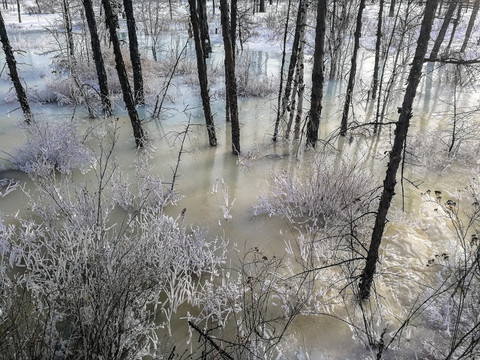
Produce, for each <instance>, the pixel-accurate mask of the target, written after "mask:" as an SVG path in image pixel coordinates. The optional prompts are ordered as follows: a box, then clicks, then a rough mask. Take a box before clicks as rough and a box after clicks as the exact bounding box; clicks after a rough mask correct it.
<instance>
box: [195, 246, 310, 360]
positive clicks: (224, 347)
mask: <svg viewBox="0 0 480 360" xmlns="http://www.w3.org/2000/svg"><path fill="white" fill-rule="evenodd" d="M240 263H241V264H240V266H238V267H235V268H233V269H229V270H228V271H227V270H225V272H224V273H223V278H222V283H221V284H220V283H213V282H207V283H206V284H205V287H204V289H205V291H204V292H203V293H202V296H201V297H199V299H198V303H199V306H200V307H201V309H202V312H201V313H200V314H198V315H197V316H191V317H190V319H189V321H190V326H191V328H192V331H193V330H195V331H196V332H197V333H199V334H200V339H201V340H202V341H204V345H202V349H203V346H205V347H206V348H207V349H208V347H209V346H211V343H209V342H208V337H209V336H211V338H214V339H218V344H221V347H218V348H217V349H216V350H218V351H219V353H221V354H224V355H225V354H228V356H226V357H225V358H233V359H275V358H283V356H282V355H281V354H282V350H281V349H282V344H283V343H282V340H283V337H284V335H285V333H286V331H287V328H288V327H289V325H290V324H291V322H292V321H293V319H294V318H295V317H296V316H297V315H298V314H300V312H301V311H302V310H303V308H304V305H305V303H306V302H307V301H308V300H309V298H310V295H311V292H312V290H313V284H314V281H313V278H314V276H313V275H312V274H309V273H308V272H305V273H303V274H300V275H296V276H295V275H293V274H292V269H291V268H289V266H288V265H287V261H286V259H282V258H276V257H275V256H273V257H272V256H270V255H268V256H267V255H266V254H265V253H263V252H262V251H260V250H259V249H258V248H252V249H250V250H248V251H247V253H246V254H245V256H244V257H243V258H242V259H241V261H240ZM292 275H293V276H292ZM228 320H231V321H230V322H229V321H228ZM204 328H207V329H208V331H205V332H204V331H203V329H204ZM225 328H227V329H229V331H224V329H225ZM205 334H207V335H205Z"/></svg>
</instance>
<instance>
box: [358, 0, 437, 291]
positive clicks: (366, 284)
mask: <svg viewBox="0 0 480 360" xmlns="http://www.w3.org/2000/svg"><path fill="white" fill-rule="evenodd" d="M437 2H438V0H427V2H426V4H425V11H424V15H423V20H422V26H421V28H420V34H419V37H418V41H417V48H416V50H415V56H414V58H413V62H412V67H411V69H410V74H409V76H408V82H407V88H406V90H405V95H404V98H403V104H402V108H401V111H400V116H399V118H398V122H397V126H396V129H395V139H394V142H393V147H392V150H391V151H390V158H389V163H388V166H387V172H386V176H385V180H384V182H383V191H382V195H381V197H380V202H379V205H378V211H377V216H376V218H375V225H374V228H373V232H372V238H371V242H370V247H369V249H368V255H367V259H366V263H365V268H364V269H363V272H362V274H361V277H360V284H359V285H360V288H359V297H360V299H361V300H366V299H367V298H368V297H369V296H370V289H371V286H372V282H373V275H374V274H375V270H376V266H377V261H378V251H379V248H380V244H381V241H382V236H383V231H384V229H385V222H386V220H387V213H388V209H389V208H390V204H391V201H392V198H393V196H394V195H395V184H396V182H397V181H396V176H397V170H398V168H399V165H400V161H401V158H402V154H403V149H404V145H405V141H406V138H407V133H408V127H409V125H410V118H411V117H412V105H413V101H414V99H415V95H416V91H417V87H418V84H419V82H420V77H421V75H422V67H423V62H424V58H425V54H426V53H427V48H428V41H429V39H430V32H431V30H432V24H433V20H434V18H435V9H436V7H437Z"/></svg>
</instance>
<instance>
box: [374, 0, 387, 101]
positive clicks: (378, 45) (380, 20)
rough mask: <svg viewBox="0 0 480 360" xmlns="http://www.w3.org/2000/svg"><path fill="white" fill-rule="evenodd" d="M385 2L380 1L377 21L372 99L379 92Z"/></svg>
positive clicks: (383, 0)
mask: <svg viewBox="0 0 480 360" xmlns="http://www.w3.org/2000/svg"><path fill="white" fill-rule="evenodd" d="M384 3H385V0H380V4H379V9H378V21H377V41H376V42H375V64H374V66H373V83H372V99H375V97H376V96H377V90H378V70H379V64H380V51H381V47H382V37H383V34H382V26H383V8H384Z"/></svg>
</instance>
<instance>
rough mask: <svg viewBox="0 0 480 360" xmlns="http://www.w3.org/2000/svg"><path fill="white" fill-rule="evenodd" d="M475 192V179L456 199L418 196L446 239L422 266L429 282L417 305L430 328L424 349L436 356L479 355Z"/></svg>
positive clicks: (479, 210) (479, 247)
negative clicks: (441, 226)
mask: <svg viewBox="0 0 480 360" xmlns="http://www.w3.org/2000/svg"><path fill="white" fill-rule="evenodd" d="M478 190H479V183H478V179H475V180H474V181H473V182H472V184H471V185H470V186H469V187H468V188H467V191H465V192H459V193H458V196H459V198H458V199H455V200H454V199H446V201H445V199H443V200H442V198H441V197H440V196H438V195H437V198H436V199H434V198H433V197H431V196H430V195H429V194H426V195H425V197H424V199H425V201H427V202H433V203H434V204H435V206H436V207H437V208H436V210H437V214H438V217H439V218H442V219H445V220H446V224H448V227H447V225H446V226H445V232H446V233H447V234H448V236H446V237H448V238H450V239H451V241H450V242H448V243H446V244H445V243H443V244H441V248H439V249H437V254H435V256H434V257H432V258H431V259H428V261H427V262H426V266H427V267H429V268H430V271H431V274H432V278H433V279H434V283H433V284H431V285H430V286H429V287H428V288H427V290H426V292H425V295H424V296H425V300H424V302H423V303H422V306H420V310H424V313H423V315H424V319H425V320H426V322H427V324H428V327H429V328H431V329H433V330H434V336H433V338H432V339H429V340H425V341H424V342H423V344H424V346H425V351H426V352H427V353H429V354H431V355H433V356H435V357H436V358H445V359H476V358H478V357H479V356H480V292H479V291H478V289H479V288H480V240H479V235H478V234H479V230H480V227H479V225H480V222H479V221H480V206H479V205H478V204H479V200H480V198H479V192H478ZM437 194H438V193H437ZM457 202H458V203H457ZM472 203H473V205H472V206H470V204H472ZM460 206H462V208H463V209H461V208H460ZM415 311H418V310H415Z"/></svg>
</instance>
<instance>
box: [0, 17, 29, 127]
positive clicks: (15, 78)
mask: <svg viewBox="0 0 480 360" xmlns="http://www.w3.org/2000/svg"><path fill="white" fill-rule="evenodd" d="M0 41H1V42H2V47H3V51H4V52H5V60H6V61H7V65H8V70H9V72H10V74H9V75H10V79H12V82H13V86H14V87H15V91H16V93H17V99H18V101H19V102H20V106H21V107H22V111H23V115H24V116H25V122H26V123H27V124H30V123H31V122H32V121H33V114H32V111H31V110H30V105H29V104H28V100H27V93H26V92H25V89H24V88H23V85H22V82H21V81H20V76H19V75H18V71H17V61H16V60H15V56H14V55H13V49H12V46H11V45H10V40H9V39H8V34H7V29H6V27H5V21H4V20H3V16H2V13H1V12H0Z"/></svg>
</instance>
